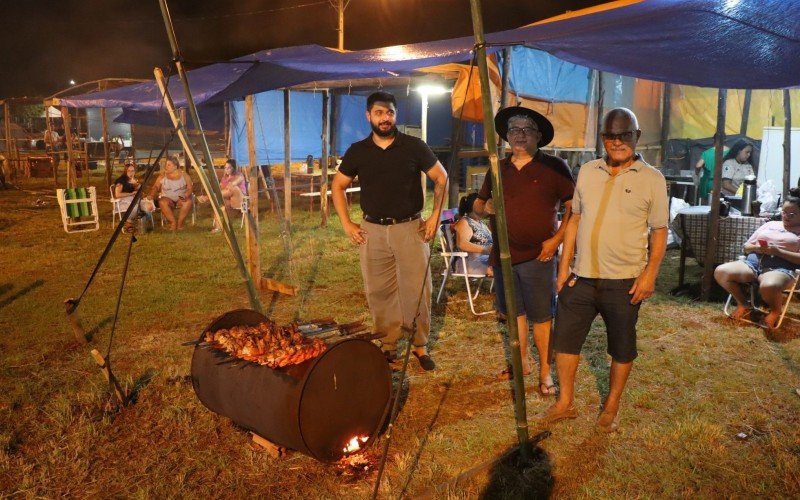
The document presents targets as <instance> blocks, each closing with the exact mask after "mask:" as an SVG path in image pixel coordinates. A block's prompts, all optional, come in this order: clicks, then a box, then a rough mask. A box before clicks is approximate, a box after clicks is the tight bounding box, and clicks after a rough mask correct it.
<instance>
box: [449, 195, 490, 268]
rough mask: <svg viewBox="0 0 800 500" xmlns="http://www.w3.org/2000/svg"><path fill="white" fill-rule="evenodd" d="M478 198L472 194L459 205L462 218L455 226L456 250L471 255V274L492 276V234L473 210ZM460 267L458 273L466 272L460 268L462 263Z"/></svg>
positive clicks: (469, 257)
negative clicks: (490, 261)
mask: <svg viewBox="0 0 800 500" xmlns="http://www.w3.org/2000/svg"><path fill="white" fill-rule="evenodd" d="M476 198H478V193H470V194H468V195H467V196H464V197H462V198H461V200H460V201H459V203H458V213H460V214H461V218H460V219H458V222H456V223H455V225H454V226H453V229H454V230H455V232H456V249H457V250H458V251H461V252H467V253H469V255H468V256H467V272H468V273H469V274H486V275H489V276H491V275H492V268H491V267H489V253H490V252H491V251H492V233H491V231H489V228H488V227H486V224H484V223H483V222H482V221H481V217H480V216H478V215H477V214H476V213H475V211H474V210H473V206H474V205H475V199H476ZM458 266H459V267H457V268H456V270H457V272H464V270H463V269H461V268H460V267H461V265H460V261H459V264H458Z"/></svg>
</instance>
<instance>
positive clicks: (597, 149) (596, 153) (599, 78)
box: [594, 70, 605, 158]
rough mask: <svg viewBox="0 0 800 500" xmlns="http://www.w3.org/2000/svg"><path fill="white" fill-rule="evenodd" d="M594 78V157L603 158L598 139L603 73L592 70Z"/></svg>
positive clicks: (600, 140)
mask: <svg viewBox="0 0 800 500" xmlns="http://www.w3.org/2000/svg"><path fill="white" fill-rule="evenodd" d="M594 74H595V77H596V78H597V101H596V103H597V110H596V111H597V118H596V120H595V125H594V156H595V158H601V157H602V156H603V141H602V139H601V138H600V133H601V132H602V131H603V93H604V92H605V89H603V72H602V71H599V70H594Z"/></svg>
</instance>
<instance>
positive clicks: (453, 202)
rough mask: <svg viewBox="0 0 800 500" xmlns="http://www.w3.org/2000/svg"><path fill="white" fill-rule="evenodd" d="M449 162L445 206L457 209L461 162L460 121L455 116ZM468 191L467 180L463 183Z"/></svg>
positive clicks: (452, 124) (452, 121)
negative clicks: (459, 155) (459, 154)
mask: <svg viewBox="0 0 800 500" xmlns="http://www.w3.org/2000/svg"><path fill="white" fill-rule="evenodd" d="M450 127H451V128H450V161H449V162H448V165H447V189H448V196H447V206H448V207H451V208H452V207H457V206H458V196H459V194H461V161H460V158H459V157H458V153H459V152H460V151H461V136H462V134H461V119H459V118H456V117H455V116H454V117H453V119H452V120H451V125H450ZM465 185H466V188H467V191H469V179H467V180H466V182H465ZM461 215H464V214H461Z"/></svg>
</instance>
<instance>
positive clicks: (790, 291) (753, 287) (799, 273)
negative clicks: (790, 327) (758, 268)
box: [722, 269, 800, 328]
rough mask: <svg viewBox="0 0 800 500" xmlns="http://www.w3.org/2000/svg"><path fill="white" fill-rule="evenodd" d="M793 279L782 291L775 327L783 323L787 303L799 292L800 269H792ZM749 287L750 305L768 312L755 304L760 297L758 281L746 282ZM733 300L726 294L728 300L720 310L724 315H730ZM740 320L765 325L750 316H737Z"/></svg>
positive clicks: (766, 312)
mask: <svg viewBox="0 0 800 500" xmlns="http://www.w3.org/2000/svg"><path fill="white" fill-rule="evenodd" d="M794 276H795V277H794V279H793V280H792V281H791V282H790V283H789V286H788V287H786V290H784V291H783V293H784V295H786V298H784V302H783V308H782V309H781V317H780V318H778V322H777V323H775V328H780V326H781V324H782V323H783V320H784V318H786V311H788V310H789V304H790V303H791V302H792V297H794V294H795V293H800V289H798V288H797V284H798V281H800V269H795V271H794ZM748 287H749V288H750V306H751V307H752V308H753V309H755V310H757V311H759V312H761V313H762V314H769V311H767V310H766V309H764V308H763V307H759V306H758V305H757V304H758V302H759V299H760V297H758V281H753V282H751V283H749V284H748ZM733 302H734V299H733V295H728V300H726V301H725V306H723V308H722V312H724V313H725V316H727V317H729V318H730V317H731V312H732V311H731V310H730V309H731V304H732V303H733ZM789 319H790V320H794V321H800V319H798V318H791V317H790V318H789ZM739 320H740V321H744V322H746V323H750V324H752V325H756V326H760V327H762V328H763V327H764V326H765V325H763V324H761V323H756V322H755V321H753V320H751V319H750V318H746V317H745V318H739Z"/></svg>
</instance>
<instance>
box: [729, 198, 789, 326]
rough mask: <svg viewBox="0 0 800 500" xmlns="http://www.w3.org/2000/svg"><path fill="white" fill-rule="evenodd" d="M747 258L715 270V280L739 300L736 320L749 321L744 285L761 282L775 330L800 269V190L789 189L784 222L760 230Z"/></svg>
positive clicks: (766, 319)
mask: <svg viewBox="0 0 800 500" xmlns="http://www.w3.org/2000/svg"><path fill="white" fill-rule="evenodd" d="M744 252H745V254H747V258H746V259H745V260H744V261H736V262H728V263H727V264H722V265H721V266H719V267H717V269H716V270H714V278H715V279H716V280H717V283H719V284H720V286H721V287H722V288H724V289H725V290H727V291H728V292H729V293H730V294H731V295H733V298H734V299H736V304H737V307H736V310H735V311H734V312H733V314H731V316H732V317H733V318H735V319H741V318H745V317H746V316H747V315H748V314H749V313H750V311H751V308H750V307H748V305H747V299H746V298H745V295H744V293H743V292H742V288H741V286H740V284H742V283H755V282H756V281H757V282H758V290H759V293H760V294H761V298H762V299H764V302H766V304H767V306H768V307H769V313H768V314H767V315H766V316H765V317H764V323H765V325H766V326H767V327H768V328H774V327H775V325H776V324H777V322H778V319H780V316H781V308H782V307H783V291H784V290H785V289H786V288H787V287H788V286H789V284H790V283H791V282H792V280H793V279H794V277H795V269H796V268H798V267H800V188H794V189H791V190H789V196H788V197H787V199H786V202H785V203H784V204H783V207H782V212H781V220H780V221H770V222H767V223H766V224H764V225H763V226H761V227H760V228H758V229H757V230H756V232H755V233H753V235H752V236H751V237H750V239H749V240H747V243H745V244H744Z"/></svg>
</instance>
